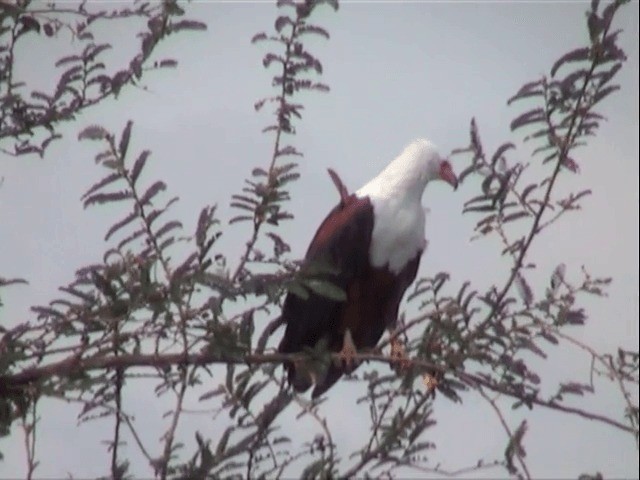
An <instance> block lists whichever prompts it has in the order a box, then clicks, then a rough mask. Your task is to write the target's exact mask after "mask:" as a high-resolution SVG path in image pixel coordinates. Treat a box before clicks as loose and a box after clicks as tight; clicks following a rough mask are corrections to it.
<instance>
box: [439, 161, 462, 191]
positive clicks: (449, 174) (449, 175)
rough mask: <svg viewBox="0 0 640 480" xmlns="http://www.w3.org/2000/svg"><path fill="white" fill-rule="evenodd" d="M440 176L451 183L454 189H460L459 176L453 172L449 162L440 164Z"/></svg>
mask: <svg viewBox="0 0 640 480" xmlns="http://www.w3.org/2000/svg"><path fill="white" fill-rule="evenodd" d="M440 178H441V179H442V180H444V181H445V182H447V183H448V184H449V185H451V186H452V187H453V189H454V190H457V189H458V178H457V177H456V174H455V173H453V169H452V168H451V164H450V163H449V162H442V164H441V165H440Z"/></svg>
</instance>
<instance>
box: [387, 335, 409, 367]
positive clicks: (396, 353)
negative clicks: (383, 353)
mask: <svg viewBox="0 0 640 480" xmlns="http://www.w3.org/2000/svg"><path fill="white" fill-rule="evenodd" d="M390 343H391V358H392V359H393V360H394V361H395V362H394V365H396V366H397V368H398V369H399V370H400V371H406V370H407V369H408V368H409V365H411V361H410V360H409V356H408V355H407V350H406V348H405V347H404V344H403V343H402V341H401V340H400V339H399V338H398V337H393V338H392V339H391V342H390Z"/></svg>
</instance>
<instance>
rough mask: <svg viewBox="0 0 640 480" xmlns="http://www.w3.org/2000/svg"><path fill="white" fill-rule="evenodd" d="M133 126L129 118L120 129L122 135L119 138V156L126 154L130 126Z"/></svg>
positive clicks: (122, 156)
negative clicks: (121, 129) (122, 128)
mask: <svg viewBox="0 0 640 480" xmlns="http://www.w3.org/2000/svg"><path fill="white" fill-rule="evenodd" d="M132 126H133V122H132V121H131V120H129V121H128V122H127V125H126V126H125V127H124V130H123V131H122V137H121V138H120V146H119V147H118V151H119V152H120V158H123V159H124V158H125V157H126V156H127V148H128V147H129V139H130V138H131V127H132Z"/></svg>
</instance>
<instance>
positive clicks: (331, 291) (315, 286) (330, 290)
mask: <svg viewBox="0 0 640 480" xmlns="http://www.w3.org/2000/svg"><path fill="white" fill-rule="evenodd" d="M302 282H303V283H304V285H305V286H307V287H309V289H310V290H312V291H313V292H314V293H317V294H318V295H320V296H322V297H325V298H328V299H330V300H335V301H338V302H344V301H346V299H347V294H346V293H345V291H344V290H343V289H342V288H340V287H338V286H337V285H334V284H333V283H331V282H328V281H326V280H318V279H304V280H303V281H302Z"/></svg>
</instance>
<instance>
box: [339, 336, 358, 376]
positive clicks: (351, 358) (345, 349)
mask: <svg viewBox="0 0 640 480" xmlns="http://www.w3.org/2000/svg"><path fill="white" fill-rule="evenodd" d="M357 354H358V351H357V350H356V346H355V344H354V343H353V337H352V336H351V331H350V330H349V329H348V328H347V330H346V331H345V332H344V338H343V340H342V350H340V353H339V354H338V355H339V357H340V361H341V362H342V363H343V364H344V367H345V371H347V372H351V371H352V370H353V368H354V367H355V363H356V362H355V356H356V355H357Z"/></svg>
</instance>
